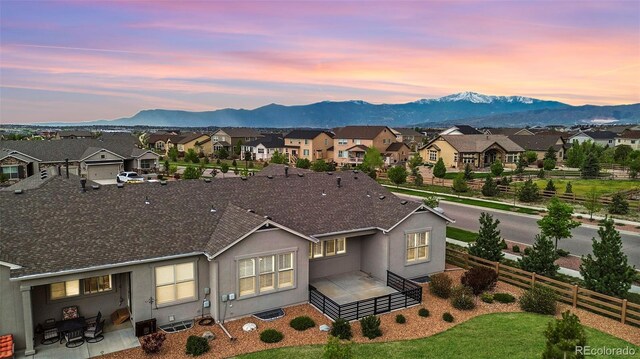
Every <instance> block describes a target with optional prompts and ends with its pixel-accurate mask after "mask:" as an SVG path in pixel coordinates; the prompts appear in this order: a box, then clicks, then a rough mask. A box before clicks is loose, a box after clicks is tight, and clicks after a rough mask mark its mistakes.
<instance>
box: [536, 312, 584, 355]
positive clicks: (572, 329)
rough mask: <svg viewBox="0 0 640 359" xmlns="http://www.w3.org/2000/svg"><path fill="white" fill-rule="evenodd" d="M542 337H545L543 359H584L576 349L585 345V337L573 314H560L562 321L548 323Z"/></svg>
mask: <svg viewBox="0 0 640 359" xmlns="http://www.w3.org/2000/svg"><path fill="white" fill-rule="evenodd" d="M544 336H545V337H547V344H546V346H545V350H544V352H543V353H542V357H543V358H544V359H556V358H557V359H563V358H576V359H578V358H584V354H583V353H579V352H578V351H577V350H576V349H577V348H578V347H585V346H586V345H587V336H586V334H585V332H584V328H583V327H582V325H581V324H580V319H578V317H577V316H576V315H575V314H571V312H569V311H566V312H564V313H562V319H556V320H554V321H552V322H550V323H549V325H548V326H547V330H545V332H544Z"/></svg>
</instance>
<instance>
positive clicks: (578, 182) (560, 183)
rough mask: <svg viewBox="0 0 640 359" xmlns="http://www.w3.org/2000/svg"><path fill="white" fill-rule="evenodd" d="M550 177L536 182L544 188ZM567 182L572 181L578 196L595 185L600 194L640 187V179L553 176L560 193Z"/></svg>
mask: <svg viewBox="0 0 640 359" xmlns="http://www.w3.org/2000/svg"><path fill="white" fill-rule="evenodd" d="M548 181H549V180H548V179H539V180H536V181H535V182H536V183H537V184H538V187H540V189H544V188H545V187H546V186H547V182H548ZM567 182H571V186H572V188H573V193H575V194H576V195H577V196H584V195H585V194H586V193H587V192H589V191H590V190H591V188H593V187H595V188H596V190H597V191H598V192H599V193H600V194H610V193H615V192H619V191H625V190H630V189H640V181H628V180H587V179H575V180H566V179H555V178H553V184H554V185H555V186H556V190H557V191H558V193H564V190H565V188H566V187H567Z"/></svg>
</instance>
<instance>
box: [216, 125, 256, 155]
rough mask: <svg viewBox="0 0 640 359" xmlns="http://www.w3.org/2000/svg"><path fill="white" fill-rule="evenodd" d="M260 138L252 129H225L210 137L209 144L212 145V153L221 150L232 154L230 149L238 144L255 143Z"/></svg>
mask: <svg viewBox="0 0 640 359" xmlns="http://www.w3.org/2000/svg"><path fill="white" fill-rule="evenodd" d="M260 137H262V134H260V132H258V131H256V130H255V129H253V128H247V127H225V128H221V129H219V130H217V131H215V132H214V133H213V134H212V135H211V143H212V145H213V152H216V151H218V150H220V149H222V148H224V149H225V150H227V151H229V153H231V152H232V148H233V147H234V146H235V145H236V144H237V143H238V142H241V143H243V144H244V143H247V142H251V141H255V140H257V139H258V138H260Z"/></svg>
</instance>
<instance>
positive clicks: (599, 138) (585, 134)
mask: <svg viewBox="0 0 640 359" xmlns="http://www.w3.org/2000/svg"><path fill="white" fill-rule="evenodd" d="M617 136H618V134H617V133H615V132H612V131H580V132H578V133H576V134H575V135H573V136H571V137H569V140H568V143H573V142H574V141H577V142H578V143H583V142H586V141H591V142H593V143H597V144H599V145H601V146H602V147H614V146H615V145H616V137H617Z"/></svg>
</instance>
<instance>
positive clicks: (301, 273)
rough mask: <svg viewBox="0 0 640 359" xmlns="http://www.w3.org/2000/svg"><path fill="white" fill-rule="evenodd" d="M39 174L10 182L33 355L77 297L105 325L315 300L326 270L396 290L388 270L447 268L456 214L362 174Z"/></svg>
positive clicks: (23, 317)
mask: <svg viewBox="0 0 640 359" xmlns="http://www.w3.org/2000/svg"><path fill="white" fill-rule="evenodd" d="M338 177H340V180H338ZM43 182H44V183H43V184H42V185H41V186H40V187H39V188H37V189H29V190H26V191H24V192H23V193H21V194H15V193H14V192H7V191H0V206H1V207H0V223H2V226H0V236H1V238H2V239H3V240H2V241H0V293H1V294H2V299H3V301H2V306H0V318H2V320H1V321H0V332H2V333H12V334H13V335H14V338H15V339H16V343H17V344H16V347H17V348H24V349H25V350H24V354H26V355H33V354H35V352H36V348H34V342H35V340H34V339H35V338H34V332H35V328H36V327H37V326H38V324H41V323H43V322H44V321H45V320H46V319H48V318H54V319H56V320H60V319H61V308H63V307H66V306H69V305H74V306H78V308H79V311H80V313H81V314H82V315H85V316H91V315H95V314H96V313H97V312H98V311H101V312H102V313H103V315H104V318H105V319H106V320H107V325H109V324H110V322H111V320H110V316H109V314H110V313H112V312H114V311H115V310H118V309H122V310H126V311H128V312H129V313H130V316H131V321H132V322H133V323H137V322H140V321H144V320H148V319H151V318H155V320H156V321H157V324H158V325H164V324H167V323H169V322H170V321H174V320H175V321H176V322H178V321H182V320H192V319H194V318H197V317H200V316H207V315H210V316H211V317H212V318H213V319H214V320H215V321H216V322H219V323H223V322H224V321H225V320H230V319H234V318H239V317H243V316H248V315H251V314H254V313H258V312H262V311H266V310H272V309H277V308H283V307H287V306H291V305H296V304H300V303H306V302H308V301H309V299H310V292H311V289H310V284H312V283H314V284H317V283H319V282H323V281H324V282H326V279H325V278H327V277H329V278H336V276H349V275H353V274H354V273H355V274H356V275H357V274H358V273H360V276H359V278H362V279H363V280H366V281H375V283H380V285H381V286H382V287H383V288H385V290H386V291H385V292H384V293H385V294H386V293H389V291H391V292H396V290H395V289H392V288H390V287H386V286H385V285H386V284H387V279H388V276H389V275H390V274H389V273H388V271H390V272H392V273H394V274H396V275H398V276H401V277H403V278H419V277H420V278H422V277H424V276H427V275H431V274H434V273H438V272H443V271H444V269H445V239H446V238H445V237H446V234H445V232H446V223H447V222H451V221H452V220H450V219H449V218H447V217H446V216H444V215H442V214H440V213H438V212H436V211H434V210H432V209H431V208H429V207H427V206H425V205H423V204H421V203H417V202H409V201H406V200H401V199H400V198H398V197H396V196H395V195H393V194H392V193H391V192H389V191H388V190H387V189H386V188H384V187H382V186H381V185H379V184H378V183H376V181H375V180H373V179H371V178H369V177H368V176H366V175H364V174H362V173H359V172H344V173H341V174H340V176H337V175H331V174H327V173H305V174H302V175H289V176H267V177H264V176H251V177H249V178H242V179H241V178H227V179H223V180H217V181H211V182H209V183H207V182H205V181H199V180H192V181H177V182H169V183H167V184H166V185H161V184H158V183H146V184H139V185H124V186H123V187H122V188H119V187H116V186H102V187H101V188H100V189H92V186H91V184H92V183H91V182H90V183H88V184H87V188H88V189H87V190H86V192H85V191H81V190H80V183H79V181H78V180H77V177H73V176H72V177H71V178H70V179H66V177H65V176H55V177H51V178H49V179H47V180H46V181H43ZM61 199H63V200H61ZM114 222H117V225H114ZM26 224H28V225H26ZM395 288H397V286H395ZM337 289H340V288H337ZM349 289H350V288H344V289H340V290H342V291H344V290H349ZM314 290H316V289H314ZM351 290H353V289H351ZM316 291H317V290H316ZM324 294H325V295H327V296H329V297H331V296H334V294H333V293H330V292H325V293H324ZM375 295H379V294H373V295H372V296H371V297H374V296H375ZM400 295H402V296H407V294H402V293H400ZM385 298H388V297H385ZM407 298H409V297H408V296H407ZM334 299H335V300H338V298H337V297H334ZM405 302H406V301H405ZM378 310H384V308H382V307H380V308H378ZM131 336H133V333H132V334H131ZM38 339H39V338H38ZM118 339H119V340H122V339H120V338H118ZM108 340H110V339H108V338H107V339H105V341H108ZM127 340H128V338H127ZM38 342H39V340H38ZM107 344H108V343H107Z"/></svg>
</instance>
